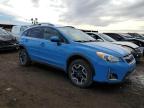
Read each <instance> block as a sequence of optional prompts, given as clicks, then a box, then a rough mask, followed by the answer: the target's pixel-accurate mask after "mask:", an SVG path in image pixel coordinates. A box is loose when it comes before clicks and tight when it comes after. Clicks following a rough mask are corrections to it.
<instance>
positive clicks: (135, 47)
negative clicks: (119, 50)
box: [86, 32, 143, 61]
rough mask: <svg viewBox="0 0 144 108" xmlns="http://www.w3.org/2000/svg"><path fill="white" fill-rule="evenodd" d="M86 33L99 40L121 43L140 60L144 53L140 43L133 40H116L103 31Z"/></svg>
mask: <svg viewBox="0 0 144 108" xmlns="http://www.w3.org/2000/svg"><path fill="white" fill-rule="evenodd" d="M86 33H87V34H88V35H90V36H92V37H94V38H95V39H96V40H98V41H102V42H112V43H114V44H117V45H121V46H122V47H124V48H125V49H127V50H128V51H130V52H131V53H132V54H133V55H134V57H135V59H136V61H140V59H141V57H142V55H143V50H142V49H141V48H140V47H139V46H138V45H136V44H134V43H132V42H126V41H116V40H115V39H113V38H111V37H109V36H108V35H106V34H102V33H93V32H86Z"/></svg>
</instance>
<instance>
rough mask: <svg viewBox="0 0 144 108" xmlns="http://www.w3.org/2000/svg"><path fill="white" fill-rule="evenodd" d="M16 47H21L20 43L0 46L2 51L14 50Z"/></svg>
mask: <svg viewBox="0 0 144 108" xmlns="http://www.w3.org/2000/svg"><path fill="white" fill-rule="evenodd" d="M14 49H19V45H18V44H17V43H15V44H13V45H5V46H0V51H6V50H14Z"/></svg>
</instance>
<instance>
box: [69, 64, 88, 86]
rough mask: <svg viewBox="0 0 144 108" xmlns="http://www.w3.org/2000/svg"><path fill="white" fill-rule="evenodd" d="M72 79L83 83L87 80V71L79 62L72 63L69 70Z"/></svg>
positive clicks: (79, 83) (77, 82)
mask: <svg viewBox="0 0 144 108" xmlns="http://www.w3.org/2000/svg"><path fill="white" fill-rule="evenodd" d="M71 78H72V80H73V81H74V82H75V83H76V84H78V85H83V84H84V83H85V82H86V81H87V71H86V68H85V67H84V66H82V65H81V64H74V65H73V66H72V70H71Z"/></svg>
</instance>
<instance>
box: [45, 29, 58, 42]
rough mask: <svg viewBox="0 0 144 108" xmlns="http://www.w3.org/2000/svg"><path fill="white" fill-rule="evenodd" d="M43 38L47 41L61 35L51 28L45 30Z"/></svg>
mask: <svg viewBox="0 0 144 108" xmlns="http://www.w3.org/2000/svg"><path fill="white" fill-rule="evenodd" d="M43 36H44V39H47V40H50V37H52V36H58V37H61V36H60V33H59V32H58V31H57V30H55V29H53V28H50V27H45V28H43Z"/></svg>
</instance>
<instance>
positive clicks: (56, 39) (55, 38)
mask: <svg viewBox="0 0 144 108" xmlns="http://www.w3.org/2000/svg"><path fill="white" fill-rule="evenodd" d="M50 41H51V42H60V39H59V37H58V36H52V37H50Z"/></svg>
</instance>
